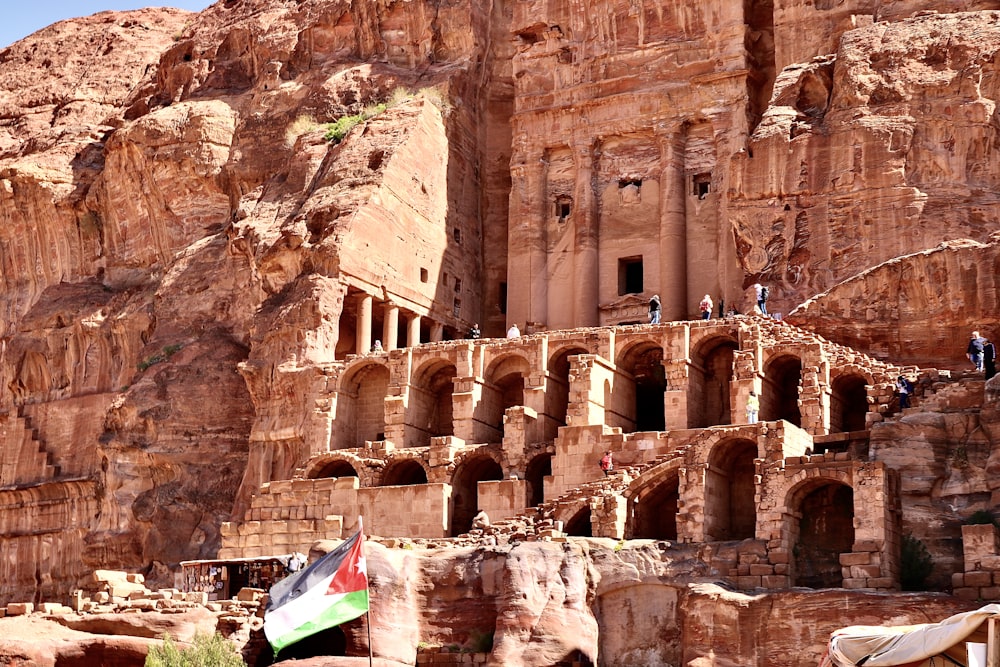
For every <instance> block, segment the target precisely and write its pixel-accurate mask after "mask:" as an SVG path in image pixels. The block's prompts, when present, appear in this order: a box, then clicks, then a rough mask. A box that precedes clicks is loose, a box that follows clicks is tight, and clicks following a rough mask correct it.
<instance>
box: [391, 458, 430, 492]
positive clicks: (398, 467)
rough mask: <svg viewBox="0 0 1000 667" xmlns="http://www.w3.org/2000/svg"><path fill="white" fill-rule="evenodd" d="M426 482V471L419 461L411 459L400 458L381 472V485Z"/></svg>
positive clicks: (404, 484)
mask: <svg viewBox="0 0 1000 667" xmlns="http://www.w3.org/2000/svg"><path fill="white" fill-rule="evenodd" d="M426 483H427V471H426V470H424V467H423V466H422V465H420V462H419V461H415V460H413V459H402V460H400V461H396V462H394V463H390V464H389V466H388V467H387V468H386V469H385V470H384V471H383V472H382V486H409V485H412V484H426Z"/></svg>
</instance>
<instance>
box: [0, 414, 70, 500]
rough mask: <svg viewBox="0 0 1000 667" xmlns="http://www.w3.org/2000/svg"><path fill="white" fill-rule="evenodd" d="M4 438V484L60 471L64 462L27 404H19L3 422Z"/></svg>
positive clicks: (0, 462) (0, 473)
mask: <svg viewBox="0 0 1000 667" xmlns="http://www.w3.org/2000/svg"><path fill="white" fill-rule="evenodd" d="M0 442H2V443H3V451H2V453H0V488H10V487H16V486H23V485H26V484H38V483H41V482H47V481H51V480H53V479H55V478H57V477H58V476H59V475H60V472H61V469H60V466H59V465H58V464H56V463H55V462H54V459H53V456H52V452H50V451H48V449H47V448H46V446H45V442H44V441H43V440H42V439H41V438H40V437H39V433H38V429H37V428H36V427H35V426H34V424H33V422H32V419H31V417H30V416H29V415H28V414H26V413H25V412H24V407H23V406H20V405H19V406H17V413H16V415H14V416H8V418H7V419H6V420H5V421H4V422H3V423H2V424H0Z"/></svg>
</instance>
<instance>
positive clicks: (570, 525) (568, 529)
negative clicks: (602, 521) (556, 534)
mask: <svg viewBox="0 0 1000 667" xmlns="http://www.w3.org/2000/svg"><path fill="white" fill-rule="evenodd" d="M563 532H564V533H566V534H567V535H573V536H574V537H593V536H594V528H593V526H592V525H591V523H590V505H587V506H586V507H584V508H582V509H581V510H579V511H578V512H577V513H576V514H574V515H573V518H572V519H570V520H569V521H567V522H566V525H564V526H563Z"/></svg>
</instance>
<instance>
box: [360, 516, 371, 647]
mask: <svg viewBox="0 0 1000 667" xmlns="http://www.w3.org/2000/svg"><path fill="white" fill-rule="evenodd" d="M358 531H359V532H360V533H361V548H362V552H361V556H362V557H364V555H365V554H364V546H365V524H364V521H363V520H362V517H361V515H358ZM367 562H368V561H367V560H366V561H365V586H367V587H368V611H367V612H365V627H366V628H367V629H368V667H372V602H371V600H372V598H371V584H370V583H368V565H367Z"/></svg>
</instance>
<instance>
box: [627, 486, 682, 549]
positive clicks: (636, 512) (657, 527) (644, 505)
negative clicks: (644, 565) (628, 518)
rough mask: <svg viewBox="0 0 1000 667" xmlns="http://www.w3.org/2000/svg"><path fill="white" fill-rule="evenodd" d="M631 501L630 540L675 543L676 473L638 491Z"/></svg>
mask: <svg viewBox="0 0 1000 667" xmlns="http://www.w3.org/2000/svg"><path fill="white" fill-rule="evenodd" d="M632 500H633V503H632V506H633V515H632V539H650V540H676V539H677V509H678V507H679V505H680V480H679V478H678V476H677V471H676V470H674V471H671V474H669V475H667V476H666V477H665V478H662V479H660V480H659V481H657V482H654V483H651V484H650V485H649V486H647V487H643V488H642V489H640V490H639V492H638V494H637V495H636V496H635V497H633V498H632Z"/></svg>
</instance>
